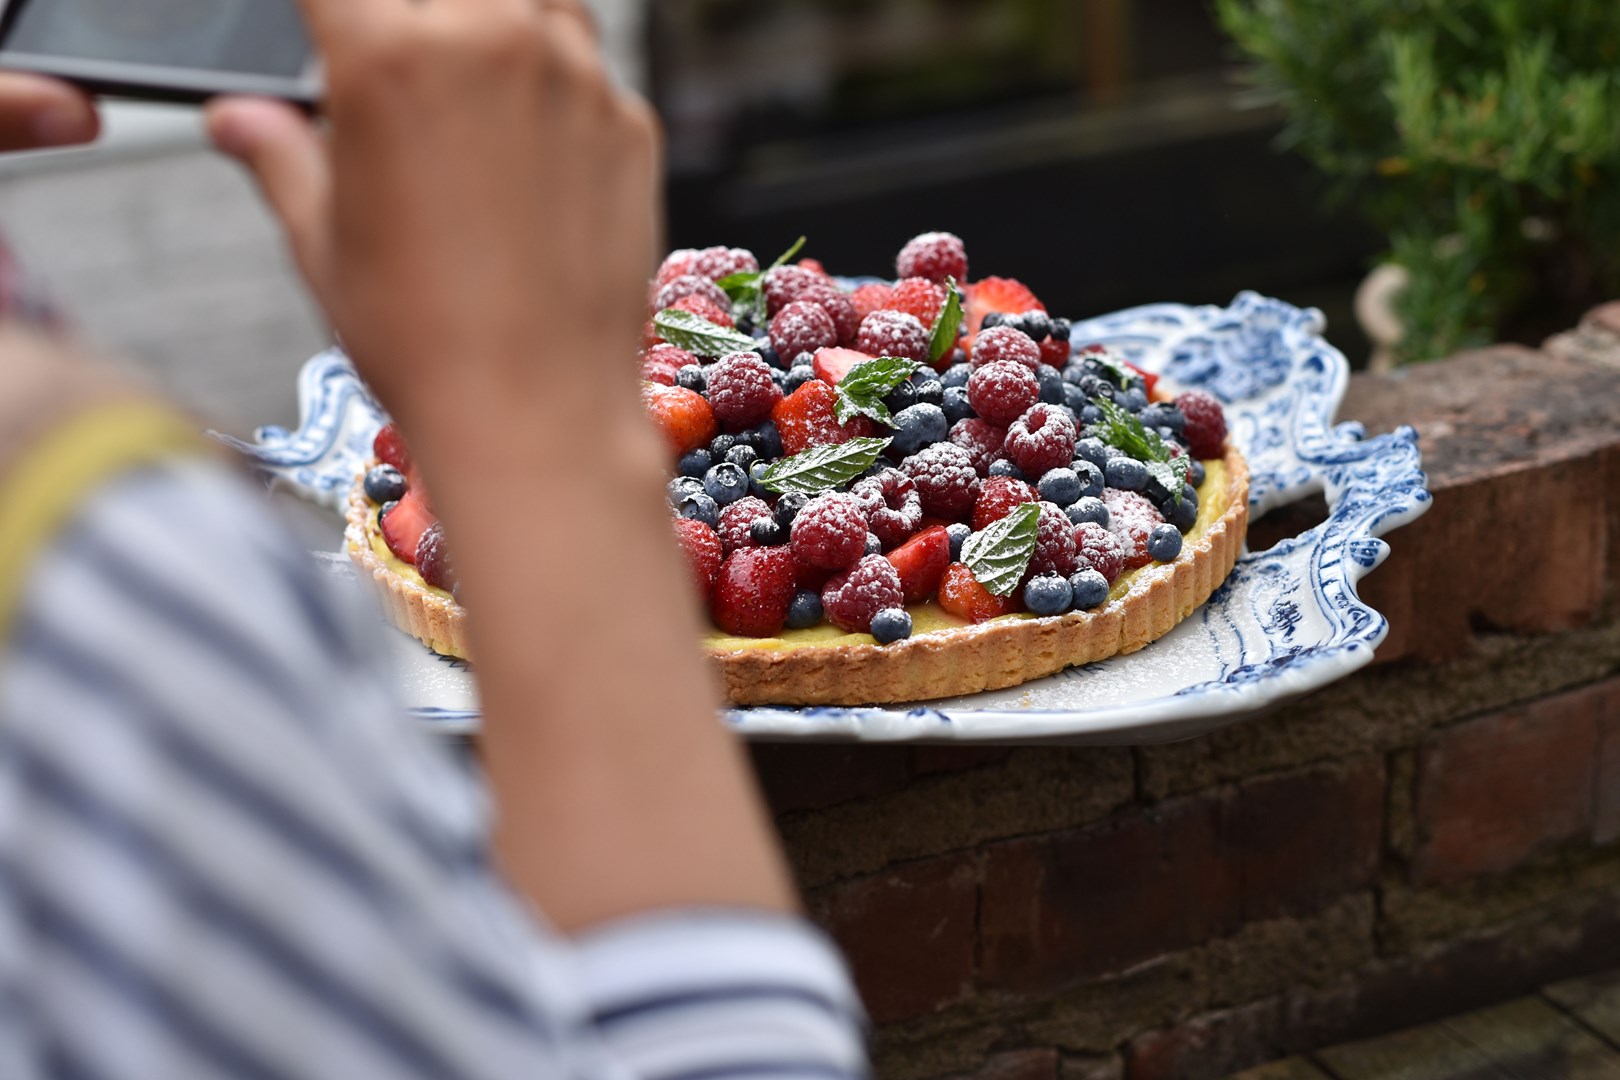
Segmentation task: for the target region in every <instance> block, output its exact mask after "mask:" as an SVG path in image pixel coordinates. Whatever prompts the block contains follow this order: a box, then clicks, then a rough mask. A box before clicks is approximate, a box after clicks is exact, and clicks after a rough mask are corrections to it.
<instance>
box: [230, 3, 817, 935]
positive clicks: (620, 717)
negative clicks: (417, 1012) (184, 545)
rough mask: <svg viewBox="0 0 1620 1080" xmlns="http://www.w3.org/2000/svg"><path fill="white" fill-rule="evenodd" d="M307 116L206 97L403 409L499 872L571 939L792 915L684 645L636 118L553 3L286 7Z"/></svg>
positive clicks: (765, 829) (357, 356)
mask: <svg viewBox="0 0 1620 1080" xmlns="http://www.w3.org/2000/svg"><path fill="white" fill-rule="evenodd" d="M304 8H305V11H306V13H307V15H308V18H309V21H310V23H311V28H312V32H313V34H314V37H315V39H316V41H317V43H318V47H319V49H320V51H321V53H322V55H323V58H324V60H325V63H326V72H327V87H328V89H327V98H326V101H325V106H324V109H325V114H326V116H327V118H328V122H329V130H328V131H327V132H324V133H323V132H321V131H318V130H317V129H316V128H315V127H313V126H311V125H310V124H309V123H308V122H306V120H305V119H304V118H303V117H302V116H300V115H299V114H298V113H297V112H295V111H293V110H292V109H290V108H287V107H284V106H281V105H278V104H274V103H270V102H255V101H240V100H238V101H232V102H226V103H221V104H218V105H216V106H215V107H214V109H213V110H212V112H211V114H210V123H211V129H212V132H213V134H214V137H215V139H216V141H217V142H218V143H219V145H220V146H221V147H222V148H223V149H225V150H226V151H228V152H230V153H232V154H234V155H235V156H237V157H239V158H241V159H242V160H243V161H245V162H246V163H247V165H248V167H249V168H250V169H251V170H252V172H253V173H254V174H255V176H256V177H257V178H258V180H259V181H260V183H261V185H262V187H263V189H264V192H265V194H266V195H267V197H268V201H269V202H270V204H271V205H272V207H274V209H275V210H276V212H277V213H278V214H279V216H280V217H281V219H282V221H283V222H284V223H285V225H286V227H287V229H288V233H289V236H290V239H291V243H292V248H293V251H294V253H295V256H296V258H297V260H298V262H299V264H300V266H301V267H302V269H303V271H304V273H305V275H306V276H307V278H308V279H309V281H310V283H311V284H312V286H313V287H314V289H315V291H316V293H317V295H318V297H319V298H320V300H321V301H322V303H323V305H324V307H325V309H326V310H327V312H328V313H329V315H330V317H331V319H332V321H333V323H334V325H335V328H336V329H337V331H338V332H339V334H340V335H341V336H342V338H343V340H344V342H345V344H346V346H347V347H348V349H349V351H350V352H351V354H352V356H353V358H354V360H355V362H356V364H357V365H358V366H359V368H360V369H361V371H362V373H363V374H364V375H365V376H366V378H367V379H368V381H369V382H370V383H371V385H372V386H373V387H374V388H375V390H376V391H377V393H378V395H379V397H380V398H381V399H382V400H383V402H384V404H385V405H386V406H387V407H388V408H389V410H390V411H391V412H392V413H393V415H394V417H395V418H396V420H397V421H398V422H399V423H400V425H401V426H402V428H403V430H404V431H405V433H406V435H407V437H408V438H409V439H410V441H411V446H412V452H413V456H414V457H415V458H416V459H417V460H418V461H419V462H421V463H422V465H423V467H424V470H425V475H426V481H427V484H428V486H429V487H430V488H431V490H432V491H433V499H434V507H435V510H436V511H437V512H438V513H439V516H440V517H441V518H442V520H443V521H444V522H445V526H446V530H447V533H448V535H449V537H450V540H451V544H452V548H453V551H454V556H455V560H456V567H457V573H458V576H459V578H460V581H461V586H462V595H463V596H464V598H465V600H466V604H467V607H468V609H469V611H470V613H471V615H470V619H471V629H472V635H473V641H474V643H475V647H476V649H477V652H478V657H479V664H478V672H479V689H480V694H481V697H482V701H483V707H484V727H483V746H484V750H485V760H486V762H487V765H488V769H489V775H490V779H491V783H492V786H493V790H494V793H495V800H496V805H497V810H498V817H499V821H498V825H497V832H496V837H497V850H498V852H499V855H500V859H501V863H502V865H503V867H504V869H505V872H506V873H507V874H508V876H509V878H510V880H511V881H512V882H513V883H514V884H515V885H516V886H517V887H518V888H519V889H521V890H522V891H523V892H524V893H526V894H527V895H528V896H529V897H530V898H532V900H533V901H534V902H535V903H536V904H538V905H539V907H540V908H542V909H543V910H544V911H545V912H546V913H547V914H548V915H549V916H550V917H551V918H552V919H553V920H554V921H555V922H557V923H558V924H560V925H561V926H563V927H565V928H580V927H585V926H589V925H592V924H596V923H599V922H602V921H604V920H608V919H612V918H615V917H619V916H624V915H628V914H631V913H635V912H641V911H646V910H648V909H656V908H664V907H671V906H677V905H722V906H746V907H756V908H764V909H775V910H785V909H790V908H791V907H792V906H793V905H794V899H793V894H792V890H791V887H790V884H789V880H788V875H787V873H786V872H785V869H784V865H783V860H782V858H781V855H780V853H779V851H778V849H777V847H776V844H775V841H774V838H773V836H772V834H771V830H770V828H769V826H768V823H767V820H766V817H765V815H764V813H763V811H762V807H761V804H760V800H759V798H758V795H757V792H756V790H755V787H754V784H753V782H752V778H751V777H750V775H749V773H748V771H747V769H746V767H745V764H744V760H743V757H742V754H741V753H740V750H739V747H738V746H737V744H736V742H735V740H734V739H733V738H732V737H731V736H730V735H728V734H727V733H726V732H725V731H724V730H723V728H722V726H721V725H720V723H719V721H718V719H717V717H716V714H715V710H716V705H717V692H716V689H715V687H714V686H713V685H712V684H711V681H710V676H709V674H708V672H707V671H706V670H705V669H704V667H703V666H702V662H701V658H700V653H699V646H698V640H699V620H698V616H697V612H696V609H695V603H694V598H693V596H692V595H691V589H690V586H689V583H688V580H687V575H686V573H685V572H684V571H683V569H682V567H681V565H680V562H679V558H678V554H677V552H676V549H675V547H674V545H673V544H672V543H671V541H670V529H669V523H668V520H667V510H666V508H665V507H664V505H663V501H662V487H663V475H662V469H661V465H660V454H659V451H658V448H657V445H656V443H655V440H654V436H653V434H652V432H651V430H650V428H649V426H648V424H647V423H646V422H645V420H644V418H643V417H642V416H641V415H640V405H639V401H638V397H637V394H636V386H635V376H634V363H633V358H634V355H635V349H636V344H637V340H638V337H637V335H638V331H639V327H640V325H641V321H642V317H643V315H642V310H643V303H644V300H645V288H646V281H647V278H648V275H649V274H650V272H651V270H652V267H653V260H654V248H655V244H656V236H657V228H656V218H657V205H658V202H659V199H660V194H659V186H658V162H657V156H658V155H657V138H656V134H655V124H654V121H653V119H652V118H651V115H650V113H649V112H648V110H647V109H646V107H645V105H643V104H642V103H640V102H639V101H636V100H634V99H632V98H630V97H628V96H626V95H624V94H622V93H620V92H619V91H618V90H616V89H615V88H614V86H613V85H612V83H611V80H610V78H609V76H608V75H607V73H606V72H605V71H604V70H603V68H602V64H601V59H600V57H599V56H598V55H597V51H596V45H595V42H594V40H593V38H592V37H591V32H590V29H589V23H588V19H587V17H586V16H585V15H584V13H583V12H582V10H580V9H579V8H578V6H577V5H576V4H574V3H565V2H562V0H435V2H433V3H429V4H422V3H412V2H410V0H304Z"/></svg>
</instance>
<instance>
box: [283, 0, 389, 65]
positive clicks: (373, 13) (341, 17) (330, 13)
mask: <svg viewBox="0 0 1620 1080" xmlns="http://www.w3.org/2000/svg"><path fill="white" fill-rule="evenodd" d="M410 7H411V5H410V4H409V3H405V2H403V0H298V8H299V10H300V11H302V12H303V15H304V22H305V24H306V25H307V26H308V27H309V35H310V37H311V38H312V39H313V40H314V43H315V49H316V51H317V52H320V53H323V54H331V53H333V52H341V51H342V49H343V48H344V46H346V45H348V44H349V43H351V42H353V41H354V40H355V39H356V38H357V37H358V36H360V35H363V34H365V33H367V32H369V31H371V30H373V29H375V28H376V27H379V26H383V25H386V20H388V19H389V18H394V19H399V18H402V17H404V16H405V15H406V14H407V12H408V10H409V8H410Z"/></svg>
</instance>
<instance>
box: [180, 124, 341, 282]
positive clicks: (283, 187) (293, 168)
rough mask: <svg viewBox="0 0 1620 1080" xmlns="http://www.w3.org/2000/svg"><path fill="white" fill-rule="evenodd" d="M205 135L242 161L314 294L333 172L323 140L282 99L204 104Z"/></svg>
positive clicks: (322, 266)
mask: <svg viewBox="0 0 1620 1080" xmlns="http://www.w3.org/2000/svg"><path fill="white" fill-rule="evenodd" d="M207 123H208V135H209V137H210V138H211V139H213V141H214V145H215V146H217V147H218V148H219V149H220V150H221V151H222V152H223V153H225V154H228V155H229V156H231V157H233V158H235V159H236V160H238V161H240V162H241V163H242V164H243V165H244V166H245V167H246V168H247V170H248V172H249V173H251V174H252V176H253V178H254V180H255V181H256V182H257V183H258V186H259V191H260V193H261V194H262V195H263V196H264V199H265V201H266V202H267V203H269V204H270V210H271V212H272V213H274V214H275V216H276V217H277V218H278V219H280V221H281V225H282V228H283V229H284V230H285V231H286V233H287V239H288V242H289V244H290V245H291V247H292V252H293V258H295V259H296V260H297V261H298V265H299V268H300V269H301V270H302V271H303V274H304V277H305V279H306V280H307V281H308V282H309V285H310V287H311V288H312V289H314V290H315V292H316V294H317V296H319V295H320V294H321V293H322V290H323V285H324V279H325V276H326V266H327V251H328V247H329V244H330V239H329V237H330V230H329V226H328V223H327V212H328V203H329V199H330V195H331V170H330V166H329V164H328V161H327V154H326V143H325V140H324V139H323V138H322V137H321V135H320V133H319V132H317V131H316V130H315V128H314V126H313V125H312V124H311V122H310V121H309V119H308V118H307V117H306V116H305V115H304V114H303V113H301V112H299V111H298V110H297V109H295V108H293V107H292V106H291V105H288V104H286V103H284V102H280V101H270V100H268V99H262V98H220V99H218V100H216V101H214V102H213V103H211V104H210V105H209V106H208V113H207Z"/></svg>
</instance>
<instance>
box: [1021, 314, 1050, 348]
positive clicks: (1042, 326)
mask: <svg viewBox="0 0 1620 1080" xmlns="http://www.w3.org/2000/svg"><path fill="white" fill-rule="evenodd" d="M1018 321H1019V322H1020V323H1021V324H1022V325H1021V326H1020V327H1019V329H1021V330H1023V332H1024V333H1026V334H1028V335H1029V336H1030V337H1032V338H1034V339H1035V340H1036V341H1045V340H1046V339H1047V338H1049V337H1051V336H1052V320H1051V319H1050V318H1048V317H1047V314H1046V312H1044V311H1026V312H1024V313H1023V314H1022V315H1020V316H1019V317H1018Z"/></svg>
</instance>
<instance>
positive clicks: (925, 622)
mask: <svg viewBox="0 0 1620 1080" xmlns="http://www.w3.org/2000/svg"><path fill="white" fill-rule="evenodd" d="M1231 497H1232V493H1231V489H1230V486H1229V484H1228V478H1227V474H1226V462H1224V461H1220V460H1215V461H1206V462H1204V483H1203V485H1202V486H1201V487H1200V488H1199V489H1198V520H1197V521H1195V522H1193V527H1192V528H1191V529H1189V530H1188V531H1187V534H1186V536H1185V538H1184V540H1183V543H1184V545H1186V546H1191V545H1192V544H1193V543H1194V542H1195V541H1197V540H1200V539H1202V538H1203V536H1204V534H1205V533H1207V532H1209V530H1210V528H1211V526H1213V525H1214V524H1215V523H1216V522H1217V521H1219V520H1220V519H1221V518H1222V517H1223V516H1225V514H1226V511H1227V508H1228V507H1229V506H1230V503H1231ZM1183 550H1185V548H1184V549H1183ZM1154 565H1155V564H1152V563H1150V564H1148V565H1147V566H1144V567H1142V568H1140V569H1138V570H1128V571H1126V572H1125V573H1123V574H1121V575H1119V578H1118V580H1116V581H1115V582H1114V587H1113V588H1112V589H1110V590H1109V591H1108V599H1109V601H1110V602H1113V601H1115V600H1118V599H1119V598H1120V597H1122V596H1124V595H1125V594H1126V593H1128V592H1130V591H1131V585H1132V584H1133V583H1134V582H1135V581H1136V579H1137V578H1138V577H1139V576H1140V575H1142V574H1144V573H1147V572H1149V571H1151V570H1152V569H1153V568H1154ZM1160 565H1162V564H1160ZM906 610H907V611H909V612H910V613H911V636H912V637H914V638H915V637H920V636H921V635H923V634H928V633H934V632H937V631H940V630H957V629H960V628H962V627H964V626H971V625H973V624H972V623H969V622H968V621H967V620H966V619H958V618H957V617H956V616H954V615H952V614H951V613H950V612H948V611H945V610H943V609H942V608H940V606H939V605H938V604H934V603H932V602H929V603H923V604H912V605H910V606H909V607H907V608H906ZM1033 618H1036V616H1034V615H1028V614H1024V613H1019V614H1016V615H1003V616H1001V617H1000V618H997V619H990V620H989V622H1009V621H1012V620H1015V619H1033ZM703 644H704V645H706V646H708V648H710V649H711V650H716V651H720V652H729V651H732V650H736V649H822V648H828V647H830V646H836V645H876V644H877V639H876V638H874V637H873V636H872V635H871V634H851V633H847V632H846V631H843V630H840V629H839V628H838V627H836V626H833V625H832V624H831V623H822V624H821V625H820V626H812V627H811V628H810V629H808V630H784V631H782V633H781V634H779V635H778V636H776V637H771V638H745V637H731V636H729V635H726V634H721V633H713V634H705V635H704V636H703Z"/></svg>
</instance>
